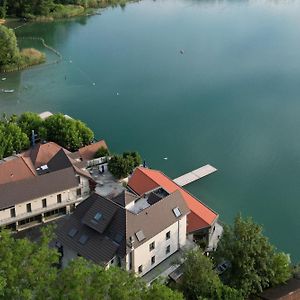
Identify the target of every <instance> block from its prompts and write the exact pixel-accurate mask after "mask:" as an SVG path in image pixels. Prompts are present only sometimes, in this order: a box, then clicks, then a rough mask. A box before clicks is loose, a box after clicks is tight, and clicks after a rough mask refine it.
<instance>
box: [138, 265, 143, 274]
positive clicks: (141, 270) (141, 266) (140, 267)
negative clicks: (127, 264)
mask: <svg viewBox="0 0 300 300" xmlns="http://www.w3.org/2000/svg"><path fill="white" fill-rule="evenodd" d="M142 272H143V265H140V266H139V274H141V273H142Z"/></svg>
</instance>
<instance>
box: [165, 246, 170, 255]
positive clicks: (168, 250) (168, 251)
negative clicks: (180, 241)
mask: <svg viewBox="0 0 300 300" xmlns="http://www.w3.org/2000/svg"><path fill="white" fill-rule="evenodd" d="M170 251H171V247H170V245H169V246H167V248H166V254H169V253H170Z"/></svg>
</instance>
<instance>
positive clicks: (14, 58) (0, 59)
mask: <svg viewBox="0 0 300 300" xmlns="http://www.w3.org/2000/svg"><path fill="white" fill-rule="evenodd" d="M19 59H20V52H19V48H18V44H17V38H16V35H15V33H14V31H13V30H12V29H8V28H7V27H5V26H3V25H0V69H1V68H2V66H5V65H9V64H15V63H18V61H19Z"/></svg>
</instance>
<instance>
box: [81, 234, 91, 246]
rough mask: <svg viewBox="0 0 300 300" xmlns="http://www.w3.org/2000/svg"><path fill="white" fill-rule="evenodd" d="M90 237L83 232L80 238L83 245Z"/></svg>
mask: <svg viewBox="0 0 300 300" xmlns="http://www.w3.org/2000/svg"><path fill="white" fill-rule="evenodd" d="M88 238H89V237H88V236H87V235H85V234H83V235H82V236H81V237H80V239H79V243H80V244H81V245H84V244H85V243H86V242H87V240H88Z"/></svg>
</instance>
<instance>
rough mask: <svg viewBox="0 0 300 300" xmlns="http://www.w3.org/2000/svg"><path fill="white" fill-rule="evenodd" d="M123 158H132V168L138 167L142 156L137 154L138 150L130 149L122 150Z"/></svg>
mask: <svg viewBox="0 0 300 300" xmlns="http://www.w3.org/2000/svg"><path fill="white" fill-rule="evenodd" d="M123 157H124V158H128V159H132V160H133V166H134V168H136V167H138V166H140V165H141V163H142V158H141V156H140V155H139V153H138V152H136V151H132V152H124V153H123Z"/></svg>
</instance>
